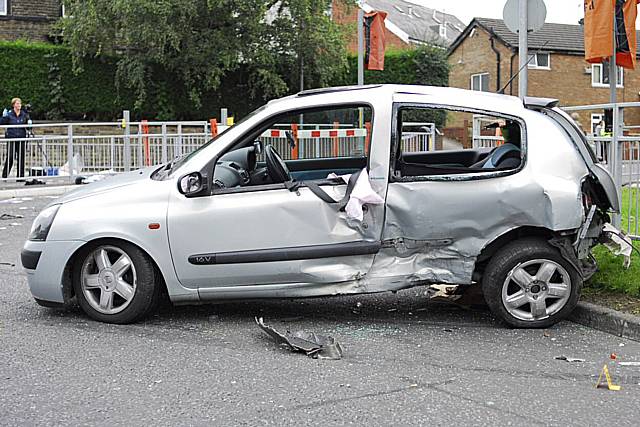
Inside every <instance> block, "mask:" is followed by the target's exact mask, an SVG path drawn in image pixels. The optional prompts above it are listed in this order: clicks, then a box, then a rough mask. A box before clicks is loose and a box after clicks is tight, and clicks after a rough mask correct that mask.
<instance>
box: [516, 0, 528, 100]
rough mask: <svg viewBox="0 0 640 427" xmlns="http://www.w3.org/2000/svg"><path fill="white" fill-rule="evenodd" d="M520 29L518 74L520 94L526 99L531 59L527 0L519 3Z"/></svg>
mask: <svg viewBox="0 0 640 427" xmlns="http://www.w3.org/2000/svg"><path fill="white" fill-rule="evenodd" d="M519 6H520V7H519V8H518V9H519V11H518V15H519V24H520V25H519V30H518V59H519V63H520V70H521V71H520V75H519V76H518V96H519V97H520V99H524V97H525V96H527V83H528V81H529V70H528V68H529V67H528V65H527V60H528V59H529V53H528V51H529V50H528V43H529V40H528V38H529V22H528V21H529V19H528V13H527V11H528V4H527V0H520V4H519Z"/></svg>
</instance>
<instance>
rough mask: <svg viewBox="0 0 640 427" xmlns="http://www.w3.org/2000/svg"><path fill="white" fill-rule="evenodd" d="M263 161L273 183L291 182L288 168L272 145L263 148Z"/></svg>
mask: <svg viewBox="0 0 640 427" xmlns="http://www.w3.org/2000/svg"><path fill="white" fill-rule="evenodd" d="M264 159H265V161H266V163H267V172H268V173H269V176H270V177H271V180H272V181H273V182H274V183H276V184H279V183H281V182H285V181H291V173H290V172H289V168H287V164H286V163H285V162H284V161H283V160H282V157H280V154H278V151H277V150H276V149H275V148H274V146H273V145H271V144H269V145H267V146H266V147H265V148H264Z"/></svg>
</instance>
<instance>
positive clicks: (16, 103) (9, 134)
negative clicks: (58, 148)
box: [0, 98, 29, 178]
mask: <svg viewBox="0 0 640 427" xmlns="http://www.w3.org/2000/svg"><path fill="white" fill-rule="evenodd" d="M28 120H29V115H28V114H27V113H26V112H24V111H22V100H21V99H20V98H13V99H12V100H11V111H9V112H8V113H7V114H6V115H3V116H2V119H0V124H3V125H25V124H27V122H28ZM4 136H5V138H7V139H10V140H9V141H7V158H6V159H5V161H4V167H3V168H2V177H3V178H6V177H7V176H9V172H11V168H13V159H14V158H17V160H18V170H17V173H16V176H17V177H24V158H25V154H26V151H27V141H11V139H17V138H26V137H27V129H26V128H8V129H6V131H5V134H4Z"/></svg>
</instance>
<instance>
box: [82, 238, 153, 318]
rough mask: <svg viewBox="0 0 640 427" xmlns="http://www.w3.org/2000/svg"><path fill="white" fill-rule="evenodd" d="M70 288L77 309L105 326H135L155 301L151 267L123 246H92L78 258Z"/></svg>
mask: <svg viewBox="0 0 640 427" xmlns="http://www.w3.org/2000/svg"><path fill="white" fill-rule="evenodd" d="M73 286H74V290H75V293H76V296H77V298H78V304H79V305H80V307H81V308H82V309H83V310H84V311H85V312H86V313H87V314H88V315H89V316H91V317H92V318H94V319H96V320H100V321H102V322H107V323H131V322H135V321H136V320H138V319H140V318H141V317H143V316H145V315H146V314H147V313H148V312H149V311H150V310H151V309H152V308H153V307H154V305H155V304H156V302H157V300H158V298H157V294H158V291H159V289H158V287H159V286H158V285H156V277H155V271H154V268H153V263H152V262H151V261H150V260H149V258H148V256H147V255H146V254H145V253H144V252H143V251H142V250H140V249H139V248H137V247H136V246H134V245H132V244H129V243H126V242H117V243H110V244H101V245H97V246H93V247H92V248H90V249H89V250H87V251H85V252H84V253H82V254H81V255H80V256H78V258H77V259H76V264H75V268H74V281H73Z"/></svg>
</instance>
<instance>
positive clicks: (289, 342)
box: [255, 317, 342, 360]
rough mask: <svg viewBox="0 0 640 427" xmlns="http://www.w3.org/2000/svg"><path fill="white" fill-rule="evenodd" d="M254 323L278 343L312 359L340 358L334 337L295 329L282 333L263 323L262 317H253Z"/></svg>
mask: <svg viewBox="0 0 640 427" xmlns="http://www.w3.org/2000/svg"><path fill="white" fill-rule="evenodd" d="M255 319H256V323H257V324H258V326H260V329H262V330H263V331H264V332H265V333H266V334H267V335H269V336H270V337H271V338H273V340H274V341H275V342H276V343H277V344H279V345H286V346H287V347H289V348H290V349H291V351H299V352H302V353H305V354H306V355H307V356H309V357H313V358H314V359H331V360H338V359H341V358H342V347H341V346H340V343H339V342H337V341H336V340H335V338H333V337H330V336H325V335H318V334H316V333H315V332H305V331H296V332H293V333H291V332H289V331H287V332H286V333H285V334H282V333H280V332H278V331H276V330H275V329H274V328H272V327H271V326H267V325H265V324H264V320H263V319H262V317H260V318H257V317H256V318H255Z"/></svg>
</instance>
